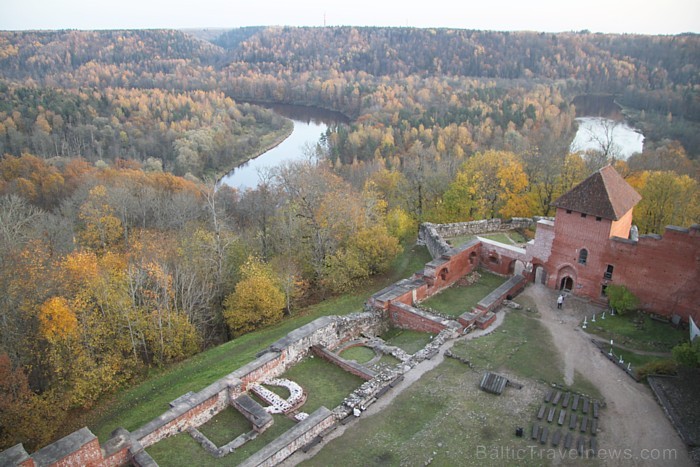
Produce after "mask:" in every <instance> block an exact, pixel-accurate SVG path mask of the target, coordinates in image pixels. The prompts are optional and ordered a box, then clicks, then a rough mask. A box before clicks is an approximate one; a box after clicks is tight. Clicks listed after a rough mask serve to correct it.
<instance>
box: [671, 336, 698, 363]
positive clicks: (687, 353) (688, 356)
mask: <svg viewBox="0 0 700 467" xmlns="http://www.w3.org/2000/svg"><path fill="white" fill-rule="evenodd" d="M672 352H673V359H674V360H675V361H676V363H678V364H679V365H682V366H687V367H690V368H697V367H698V366H700V339H695V341H694V342H693V343H690V342H684V343H682V344H679V345H677V346H675V347H674V348H673V350H672Z"/></svg>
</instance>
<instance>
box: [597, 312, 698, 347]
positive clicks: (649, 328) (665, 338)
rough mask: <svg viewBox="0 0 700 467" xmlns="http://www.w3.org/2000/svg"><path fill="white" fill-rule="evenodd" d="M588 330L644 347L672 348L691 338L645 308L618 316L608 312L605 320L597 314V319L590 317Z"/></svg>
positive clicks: (621, 341) (631, 345)
mask: <svg viewBox="0 0 700 467" xmlns="http://www.w3.org/2000/svg"><path fill="white" fill-rule="evenodd" d="M586 331H587V332H589V333H591V334H596V335H598V336H600V337H602V338H604V339H605V340H606V341H610V340H611V339H612V340H613V342H616V343H619V344H621V345H623V346H625V347H628V348H631V349H634V350H642V351H655V352H670V351H671V349H672V348H673V347H674V346H676V345H678V344H680V343H681V342H685V341H686V340H687V339H688V333H687V332H686V331H683V330H680V329H674V328H673V327H671V325H670V324H668V323H661V322H659V321H654V320H653V319H651V318H650V317H649V316H648V315H647V314H645V313H641V312H639V313H634V312H631V313H629V314H627V315H619V314H618V315H614V316H611V315H610V314H609V313H606V316H605V319H604V320H603V319H600V316H597V317H596V322H595V323H592V322H590V320H589V322H588V328H587V329H586Z"/></svg>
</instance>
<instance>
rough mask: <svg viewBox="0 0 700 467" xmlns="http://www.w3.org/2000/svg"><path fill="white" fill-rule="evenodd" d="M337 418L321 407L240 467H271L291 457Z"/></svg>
mask: <svg viewBox="0 0 700 467" xmlns="http://www.w3.org/2000/svg"><path fill="white" fill-rule="evenodd" d="M334 423H335V417H334V416H333V413H332V412H331V411H330V410H328V409H327V408H325V407H321V408H319V409H318V410H316V411H315V412H314V413H312V414H311V415H309V416H308V418H306V419H305V420H302V421H301V422H299V423H297V424H296V425H294V427H292V428H291V429H289V430H288V431H287V432H286V433H284V434H282V435H281V436H280V437H278V438H277V439H275V440H274V441H272V442H271V443H269V444H268V445H267V446H265V447H264V448H262V449H261V450H259V451H258V452H256V453H255V454H253V455H252V456H250V457H249V458H248V459H246V460H245V461H244V462H242V463H241V464H239V466H240V467H271V466H274V465H277V464H279V463H280V462H282V461H283V460H285V459H286V458H287V457H289V456H291V455H292V454H294V452H296V451H297V450H298V449H300V448H301V447H303V446H304V445H306V444H308V443H310V442H311V441H312V440H313V439H314V438H315V437H316V436H318V435H319V434H321V433H322V432H323V431H325V430H326V429H328V428H329V427H331V426H333V424H334Z"/></svg>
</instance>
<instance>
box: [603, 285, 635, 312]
mask: <svg viewBox="0 0 700 467" xmlns="http://www.w3.org/2000/svg"><path fill="white" fill-rule="evenodd" d="M605 295H607V296H608V303H610V307H611V308H612V309H613V310H615V311H616V312H618V313H620V314H624V313H626V312H628V311H631V310H636V309H637V307H638V306H639V299H638V298H637V297H636V296H635V295H634V294H633V293H632V292H630V291H629V290H628V289H627V287H625V286H624V285H615V284H611V285H609V286H608V287H607V288H606V289H605Z"/></svg>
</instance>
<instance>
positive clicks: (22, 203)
mask: <svg viewBox="0 0 700 467" xmlns="http://www.w3.org/2000/svg"><path fill="white" fill-rule="evenodd" d="M197 36H198V34H197V32H196V31H191V32H189V33H184V32H181V31H167V30H148V31H138V30H134V31H99V32H97V31H46V32H0V154H1V156H0V290H2V291H3V293H2V294H1V295H0V321H1V322H2V327H1V328H0V420H1V421H2V423H0V449H2V448H5V447H8V446H11V445H13V444H16V443H17V442H23V443H24V444H25V446H27V447H28V448H29V449H32V448H34V447H36V446H40V445H42V444H45V443H47V442H49V441H51V440H52V439H53V438H54V437H56V436H58V435H60V434H61V432H62V429H63V428H62V427H63V426H64V424H65V422H66V419H67V418H68V417H69V415H70V414H72V413H75V412H80V411H84V410H86V409H89V408H91V407H93V406H94V404H95V403H96V402H97V401H98V400H99V399H100V398H101V397H103V396H104V395H105V394H108V393H110V392H112V391H115V390H117V389H118V388H121V387H123V386H124V385H127V384H129V383H130V382H132V381H133V380H135V379H138V378H139V377H141V376H142V375H143V374H145V372H146V371H147V370H148V369H149V368H150V367H153V366H161V365H166V364H168V363H170V362H173V361H177V360H180V359H183V358H187V357H188V356H191V355H193V354H195V353H197V352H199V351H200V350H201V349H203V348H206V347H209V346H213V345H216V344H218V343H221V342H223V341H225V340H228V339H231V338H235V337H236V336H239V335H241V334H243V333H246V332H249V331H252V330H255V329H257V328H259V327H262V326H266V325H269V324H271V323H274V322H276V321H279V320H280V319H283V316H284V315H285V314H287V315H289V314H293V313H296V312H297V311H298V310H300V309H301V308H302V307H304V306H305V305H307V304H310V303H313V302H317V301H319V300H322V299H323V298H324V297H327V296H329V295H332V294H339V293H343V292H346V291H348V290H352V289H353V288H354V287H356V286H357V285H358V284H361V283H362V282H363V281H365V280H366V279H367V278H368V277H370V276H372V275H375V274H380V273H383V272H385V271H386V270H387V269H388V268H389V265H390V263H391V260H392V259H393V258H394V257H395V256H396V255H397V254H398V253H399V252H400V251H401V249H402V245H405V244H406V242H408V241H411V240H412V239H413V238H415V232H416V227H417V225H418V223H420V222H424V221H433V222H453V221H463V220H471V219H478V218H485V217H511V216H532V215H552V213H553V211H552V208H551V206H550V204H551V202H552V201H553V200H554V199H556V197H557V196H559V195H560V194H562V193H564V192H565V191H566V190H568V189H569V188H571V187H572V186H573V185H574V184H576V183H577V182H579V181H581V180H582V179H583V178H585V177H586V176H587V175H588V174H590V172H592V171H593V170H596V169H598V168H599V167H601V166H602V165H604V164H607V163H614V164H615V165H616V167H617V169H618V171H619V172H620V173H622V174H623V175H624V176H625V177H626V178H627V180H628V181H629V182H630V183H631V184H632V185H633V186H635V187H636V188H637V190H638V191H639V192H640V193H641V194H642V196H643V198H644V199H643V201H642V202H641V203H640V205H639V206H638V207H637V210H636V211H635V215H636V223H637V224H638V225H639V227H640V231H641V232H642V233H647V232H655V233H661V232H662V231H663V228H664V226H665V225H667V224H676V225H681V226H687V225H689V224H691V223H694V222H698V221H700V190H699V188H698V180H699V179H700V175H699V171H698V167H699V162H698V161H699V160H700V131H698V130H700V36H696V35H680V36H635V35H603V34H589V33H585V32H581V33H562V34H539V33H531V32H518V33H513V32H511V33H508V32H488V31H466V30H448V29H411V28H351V27H338V28H265V27H256V28H243V29H236V30H232V31H228V32H225V33H223V34H221V35H220V36H218V37H216V38H214V39H212V40H211V42H209V41H206V40H202V39H199V38H198V37H197ZM211 36H212V34H211V32H207V34H206V37H208V38H211ZM202 37H204V36H202ZM582 95H598V96H603V97H602V99H604V100H608V101H610V100H613V99H614V101H615V102H616V103H617V104H618V105H619V106H620V109H621V111H622V112H623V113H624V114H625V115H626V116H627V118H628V119H630V120H632V121H633V123H634V124H635V125H636V126H637V127H638V128H641V129H642V130H643V131H644V133H645V135H646V142H645V147H644V152H643V153H641V154H637V155H634V156H632V157H631V158H630V159H629V160H627V161H623V160H620V159H619V158H618V157H616V154H615V152H614V151H611V150H609V149H610V145H607V146H606V145H604V144H601V150H600V151H592V152H589V153H574V154H571V153H570V152H569V145H570V143H571V141H572V139H573V135H574V133H575V131H576V121H575V118H576V117H577V109H576V106H575V105H574V104H573V102H574V99H575V98H576V97H577V96H582ZM261 102H269V103H292V104H301V105H308V106H317V107H322V108H326V109H331V110H336V111H338V112H342V113H343V114H345V115H347V116H348V117H349V118H350V123H349V124H342V125H341V124H339V125H334V126H331V127H330V128H329V130H328V132H327V134H325V135H324V137H323V138H322V139H321V140H320V142H319V144H318V145H317V146H316V147H315V148H310V149H309V151H310V152H311V153H312V154H309V155H310V156H314V157H310V158H308V160H306V161H304V162H299V163H295V164H289V165H286V166H282V167H279V168H277V169H276V170H274V171H272V172H270V173H266V174H262V181H261V183H260V184H259V185H258V187H257V188H255V189H252V190H247V191H244V192H239V191H237V190H233V189H230V188H227V187H219V188H217V187H216V180H217V178H218V177H219V176H220V175H221V174H223V173H224V172H225V171H227V170H229V169H230V168H232V167H234V166H235V165H237V164H238V163H240V162H242V161H244V160H247V159H249V158H250V157H253V156H255V155H257V154H258V153H259V152H260V151H262V150H264V149H265V148H266V147H269V146H270V145H272V144H274V143H275V142H276V141H278V140H279V139H281V138H282V137H283V136H284V135H286V134H287V133H288V132H289V131H290V123H289V122H288V121H287V120H286V119H284V118H282V117H281V116H279V115H278V114H276V113H274V112H273V111H271V110H268V109H265V108H263V107H260V106H259V105H255V104H253V103H258V104H259V103H261ZM608 143H610V141H608ZM49 408H50V409H49ZM47 413H50V414H51V416H50V417H47V415H46V414H47Z"/></svg>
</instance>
